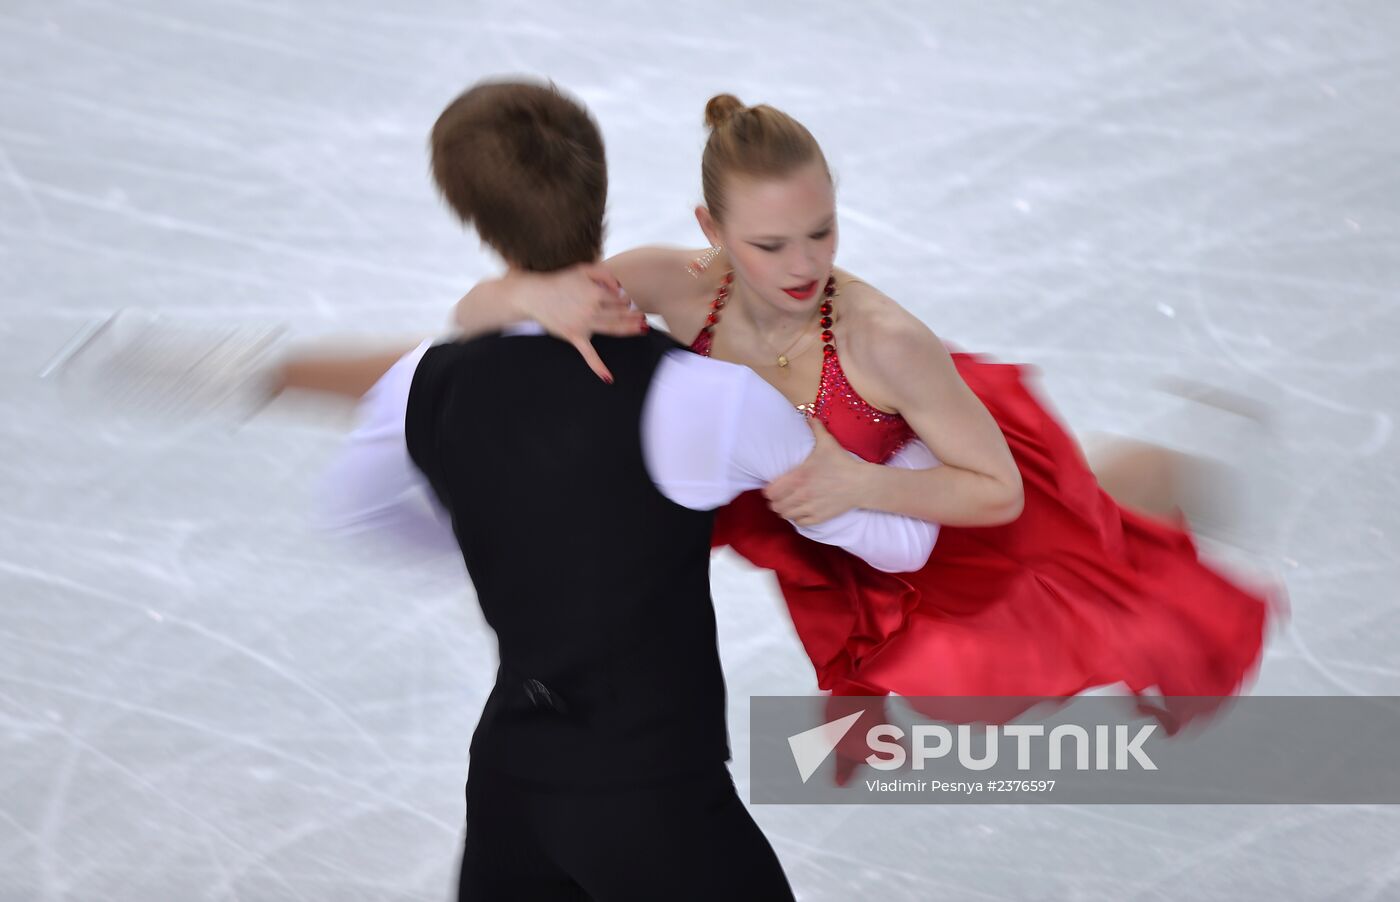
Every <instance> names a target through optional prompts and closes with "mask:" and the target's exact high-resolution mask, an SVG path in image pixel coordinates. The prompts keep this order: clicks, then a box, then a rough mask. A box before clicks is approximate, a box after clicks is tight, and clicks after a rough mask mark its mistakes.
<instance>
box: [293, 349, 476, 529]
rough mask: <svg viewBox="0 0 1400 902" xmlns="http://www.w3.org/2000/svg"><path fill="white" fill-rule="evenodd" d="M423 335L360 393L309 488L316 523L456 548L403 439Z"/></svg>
mask: <svg viewBox="0 0 1400 902" xmlns="http://www.w3.org/2000/svg"><path fill="white" fill-rule="evenodd" d="M432 344H433V342H432V341H425V342H423V343H422V344H421V345H419V346H418V347H417V348H415V349H413V350H412V351H410V352H409V353H407V354H405V355H404V356H403V357H401V358H399V360H398V362H397V363H395V364H394V365H393V366H392V367H390V368H389V370H388V372H386V373H385V374H384V375H383V376H381V377H380V379H379V381H378V382H376V383H375V384H374V387H373V388H371V389H370V390H369V391H368V392H366V393H365V396H364V397H363V398H362V399H361V400H360V404H359V407H358V409H357V411H356V415H357V424H356V426H355V429H354V431H352V432H351V433H350V435H349V436H348V437H347V438H346V439H345V441H344V442H343V443H342V444H341V447H340V450H339V451H338V452H337V454H336V456H335V458H334V459H333V460H332V462H331V464H330V466H329V467H328V468H327V470H326V472H325V474H324V475H323V476H322V478H321V480H320V483H319V485H318V486H317V487H316V491H315V498H314V504H315V515H314V518H315V521H316V525H317V526H319V527H320V528H322V529H324V530H327V531H329V532H333V533H337V534H340V535H346V536H353V535H360V534H363V533H369V532H373V533H375V534H376V535H375V538H376V539H379V538H384V539H390V540H392V541H393V542H394V544H395V545H396V546H399V547H400V550H413V551H417V552H429V553H434V554H435V553H441V552H452V553H454V554H455V553H459V549H458V547H457V541H456V539H455V538H454V536H453V534H452V523H451V518H450V517H449V515H448V513H447V511H446V510H444V509H443V507H442V505H441V504H440V503H439V502H438V500H437V497H436V495H435V494H434V493H433V490H432V487H431V486H429V485H428V480H427V479H426V478H425V477H424V476H423V474H422V472H421V471H420V470H419V469H418V468H417V467H416V466H414V465H413V461H412V459H411V458H410V457H409V456H408V446H407V444H406V442H405V440H404V415H405V414H406V413H407V411H408V391H409V388H410V387H411V386H412V385H413V374H414V372H415V371H416V370H417V369H418V363H419V361H421V360H422V359H423V354H424V353H425V352H426V351H427V350H428V348H429V347H430V346H431V345H432Z"/></svg>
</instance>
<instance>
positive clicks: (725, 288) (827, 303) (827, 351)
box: [703, 269, 836, 365]
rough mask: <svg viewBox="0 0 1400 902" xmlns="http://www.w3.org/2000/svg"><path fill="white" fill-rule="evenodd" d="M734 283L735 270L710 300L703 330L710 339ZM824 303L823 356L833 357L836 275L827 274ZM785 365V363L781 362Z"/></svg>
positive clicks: (782, 356) (729, 273)
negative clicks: (832, 303)
mask: <svg viewBox="0 0 1400 902" xmlns="http://www.w3.org/2000/svg"><path fill="white" fill-rule="evenodd" d="M732 284H734V270H732V269H731V270H730V271H729V272H727V273H725V274H724V278H723V279H721V280H720V283H719V291H718V292H716V294H715V299H714V300H713V301H710V313H709V315H708V316H706V317H705V328H704V330H703V331H705V332H707V333H709V334H710V341H711V342H713V341H714V331H715V324H716V323H718V322H719V312H720V311H721V310H723V309H724V304H725V301H727V300H728V299H729V286H730V285H732ZM822 295H823V296H822V304H821V307H820V308H819V309H820V312H821V315H822V318H821V327H822V356H823V357H831V356H832V355H834V354H835V353H836V346H835V345H834V344H832V342H833V341H835V339H836V335H835V333H833V332H832V331H831V323H832V319H831V311H832V310H833V309H834V308H833V307H832V305H831V299H832V298H834V297H836V277H835V276H827V279H826V287H825V288H824V289H823V291H822ZM784 356H785V355H782V354H779V355H778V359H779V361H782V359H783V358H784ZM779 365H783V364H781V363H780V364H779Z"/></svg>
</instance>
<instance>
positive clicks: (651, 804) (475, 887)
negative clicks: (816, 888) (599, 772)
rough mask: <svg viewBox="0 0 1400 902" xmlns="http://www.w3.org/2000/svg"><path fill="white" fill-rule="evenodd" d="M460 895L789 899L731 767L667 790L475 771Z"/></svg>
mask: <svg viewBox="0 0 1400 902" xmlns="http://www.w3.org/2000/svg"><path fill="white" fill-rule="evenodd" d="M457 898H458V899H459V900H464V902H498V900H512V899H520V900H529V902H550V900H556V899H560V900H564V899H568V900H593V902H613V900H631V899H637V900H647V902H655V900H661V899H664V900H667V902H671V900H675V902H682V900H687V899H694V900H705V902H714V900H726V902H730V900H732V902H748V900H752V902H782V900H791V899H792V898H793V895H792V889H791V888H790V887H789V886H788V882H787V878H786V877H785V876H784V875H783V869H782V866H781V865H780V864H779V863H778V857H777V855H775V854H774V853H773V847H772V846H770V845H769V844H768V840H767V839H766V838H765V837H764V836H763V834H762V833H761V832H760V831H759V829H758V825H757V824H755V823H754V821H753V818H752V817H750V816H749V812H748V810H747V809H746V808H744V803H743V802H741V801H740V800H739V795H738V793H736V792H735V791H734V782H733V780H732V779H730V776H729V770H728V768H726V767H724V766H723V765H720V766H719V767H718V768H717V769H716V770H714V771H711V772H708V773H706V774H704V775H700V776H692V777H685V778H676V779H672V780H668V781H667V782H665V783H659V784H652V785H646V786H623V787H588V788H580V787H566V788H557V787H543V786H534V785H530V784H525V783H521V782H519V781H515V780H512V779H511V778H510V777H506V776H503V775H500V774H496V773H492V772H490V771H486V770H483V769H479V768H475V767H473V768H472V771H471V774H470V776H469V777H468V779H467V838H466V846H465V849H464V852H463V856H462V873H461V882H460V884H459V887H458V895H457Z"/></svg>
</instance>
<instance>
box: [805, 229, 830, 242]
mask: <svg viewBox="0 0 1400 902" xmlns="http://www.w3.org/2000/svg"><path fill="white" fill-rule="evenodd" d="M830 234H831V229H822V230H821V231H820V232H813V233H812V235H811V236H810V237H811V238H812V240H813V241H821V240H822V239H823V238H825V237H827V236H828V235H830Z"/></svg>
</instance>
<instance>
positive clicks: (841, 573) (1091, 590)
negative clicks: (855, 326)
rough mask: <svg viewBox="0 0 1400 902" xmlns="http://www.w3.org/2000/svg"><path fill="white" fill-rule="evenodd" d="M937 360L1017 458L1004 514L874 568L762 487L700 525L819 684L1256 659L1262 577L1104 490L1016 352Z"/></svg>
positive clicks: (1038, 688)
mask: <svg viewBox="0 0 1400 902" xmlns="http://www.w3.org/2000/svg"><path fill="white" fill-rule="evenodd" d="M953 360H954V363H955V364H956V366H957V368H958V371H959V373H960V374H961V375H962V378H963V379H964V381H966V382H967V384H968V386H969V387H970V388H971V389H972V391H973V392H974V393H975V394H976V395H977V396H978V398H980V399H981V401H982V403H983V404H984V405H986V407H987V409H988V410H989V411H990V412H991V414H992V416H993V417H994V418H995V419H996V421H997V423H998V424H999V425H1000V426H1001V430H1002V433H1003V434H1004V435H1005V437H1006V441H1007V444H1008V445H1009V446H1010V448H1011V453H1012V455H1013V456H1014V457H1015V459H1016V463H1017V466H1018V467H1019V469H1020V471H1021V479H1022V483H1023V485H1024V490H1025V506H1024V510H1023V512H1022V514H1021V516H1020V517H1019V518H1018V519H1017V520H1016V521H1015V522H1013V523H1009V524H1007V525H1004V526H996V527H980V528H971V527H962V528H952V527H945V528H943V529H942V530H941V532H940V535H939V538H938V543H937V546H936V547H935V548H934V551H933V555H932V557H931V558H930V559H929V561H928V563H927V564H926V565H925V566H924V567H923V569H921V570H918V571H915V572H912V573H902V574H889V573H882V572H880V571H878V570H876V569H874V568H873V567H870V566H869V565H868V564H866V563H865V562H864V561H862V560H860V559H858V558H856V557H854V556H853V555H850V554H848V553H846V552H843V551H841V550H839V549H835V548H831V547H828V546H825V545H821V544H819V543H816V542H812V541H810V540H807V539H805V538H803V537H802V536H800V535H798V534H797V532H796V531H795V530H794V529H793V528H792V527H791V526H790V525H789V524H788V523H787V522H786V521H784V520H782V519H780V518H778V517H777V516H776V515H774V514H773V513H772V512H771V511H770V510H769V509H768V505H767V501H766V500H765V499H764V498H763V496H762V494H761V493H760V492H756V491H755V492H748V493H746V494H744V495H742V496H740V497H739V498H737V499H735V501H734V502H733V503H731V504H730V505H728V506H727V507H725V508H724V509H723V510H721V511H720V513H719V517H718V519H717V521H716V527H715V539H714V543H715V544H716V545H729V546H731V547H733V548H734V550H735V551H737V552H738V553H739V554H741V555H742V556H744V557H745V558H747V559H748V560H749V561H751V562H752V563H753V564H755V565H757V566H759V567H764V568H767V569H770V570H772V571H774V572H775V573H776V574H777V577H778V582H779V585H780V586H781V589H782V593H783V598H784V599H785V600H786V602H787V607H788V611H789V613H790V614H791V617H792V622H793V625H794V626H795V627H796V629H797V634H798V636H799V638H800V639H801V641H802V645H803V648H804V649H805V650H806V652H807V655H808V657H809V658H810V659H811V661H812V665H813V667H814V668H815V670H816V677H817V685H818V686H820V687H821V688H822V689H827V690H831V691H832V692H834V693H836V694H838V695H877V696H878V695H885V694H888V693H896V694H899V695H903V696H1022V697H1047V696H1048V697H1063V696H1071V695H1075V694H1078V693H1080V692H1083V691H1085V690H1087V689H1090V688H1094V687H1100V686H1110V685H1121V686H1123V687H1126V688H1127V689H1128V690H1130V691H1132V692H1134V693H1142V692H1144V691H1147V690H1157V691H1159V692H1160V693H1161V694H1162V695H1164V696H1203V697H1220V696H1228V695H1231V694H1234V693H1236V692H1238V691H1239V690H1240V688H1241V686H1242V684H1243V683H1244V682H1245V680H1246V679H1247V678H1249V677H1250V676H1251V675H1252V674H1253V672H1254V671H1255V669H1256V668H1257V666H1258V664H1259V660H1260V655H1261V651H1262V649H1263V643H1264V635H1265V625H1266V621H1267V618H1268V614H1269V612H1270V610H1271V609H1273V608H1274V606H1275V604H1274V600H1273V598H1272V597H1271V595H1273V593H1271V592H1270V591H1265V590H1263V589H1259V588H1249V587H1245V586H1242V585H1240V584H1239V583H1237V582H1235V581H1232V580H1231V579H1229V578H1227V577H1225V576H1224V575H1222V574H1221V573H1220V572H1219V571H1217V570H1216V569H1213V568H1212V567H1211V566H1210V565H1208V564H1206V563H1204V562H1203V561H1201V560H1200V558H1199V556H1198V555H1197V552H1196V547H1195V545H1194V544H1193V542H1192V540H1191V536H1190V535H1189V534H1188V533H1187V532H1186V531H1184V530H1183V529H1180V528H1177V527H1174V526H1171V525H1168V524H1164V523H1161V522H1159V521H1157V520H1153V519H1150V518H1147V517H1144V516H1140V515H1138V514H1135V513H1133V512H1131V511H1128V510H1125V509H1123V508H1121V507H1119V506H1118V505H1117V504H1116V503H1115V502H1114V501H1113V499H1112V498H1110V497H1109V496H1108V494H1107V493H1105V492H1104V491H1103V490H1102V489H1100V488H1099V486H1098V483H1097V482H1096V481H1095V478H1094V475H1093V473H1092V472H1090V470H1089V468H1088V465H1087V464H1086V462H1085V460H1084V458H1083V455H1082V454H1081V453H1080V450H1079V447H1078V445H1077V444H1076V443H1075V441H1074V440H1073V439H1072V438H1071V437H1070V435H1069V434H1068V433H1067V432H1066V431H1065V429H1064V428H1063V427H1062V426H1061V425H1060V424H1059V423H1058V422H1057V420H1056V419H1055V417H1054V416H1053V415H1052V414H1051V413H1050V412H1049V411H1048V410H1047V409H1046V408H1045V406H1044V405H1043V404H1042V403H1041V402H1040V401H1039V400H1038V399H1037V398H1036V397H1035V395H1034V393H1033V392H1032V391H1031V390H1030V389H1029V388H1028V386H1027V385H1026V379H1025V373H1024V370H1023V368H1022V367H1019V366H1014V365H1008V364H997V363H991V362H989V361H986V360H984V359H980V358H978V357H976V356H973V355H968V354H954V355H953ZM1209 707H1211V706H1209V705H1207V706H1205V708H1207V709H1208V708H1209ZM1183 713H1186V714H1188V715H1194V714H1195V713H1199V710H1198V709H1197V708H1195V707H1192V706H1187V709H1186V710H1185V711H1184V712H1183ZM1169 729H1171V727H1169Z"/></svg>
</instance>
